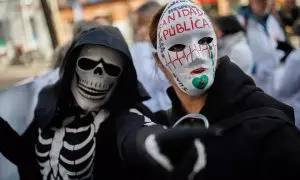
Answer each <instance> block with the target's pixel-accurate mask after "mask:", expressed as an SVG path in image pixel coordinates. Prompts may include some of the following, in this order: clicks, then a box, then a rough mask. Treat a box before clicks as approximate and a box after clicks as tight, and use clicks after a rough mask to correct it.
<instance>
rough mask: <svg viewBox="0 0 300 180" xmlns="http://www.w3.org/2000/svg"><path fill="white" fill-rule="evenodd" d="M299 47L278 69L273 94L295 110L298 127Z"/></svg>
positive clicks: (299, 113)
mask: <svg viewBox="0 0 300 180" xmlns="http://www.w3.org/2000/svg"><path fill="white" fill-rule="evenodd" d="M299 67H300V49H297V50H294V51H292V52H291V54H290V55H289V56H288V57H287V59H286V63H285V65H284V66H283V68H282V70H281V71H280V74H279V77H278V86H277V87H276V88H275V92H274V96H275V97H276V98H277V99H278V100H281V101H282V102H284V103H286V104H288V105H290V106H292V107H293V108H294V112H295V120H296V126H297V127H298V128H299V129H300V71H299Z"/></svg>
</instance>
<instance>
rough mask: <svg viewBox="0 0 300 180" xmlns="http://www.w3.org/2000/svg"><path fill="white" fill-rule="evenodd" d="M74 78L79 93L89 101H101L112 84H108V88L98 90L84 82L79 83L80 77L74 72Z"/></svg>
mask: <svg viewBox="0 0 300 180" xmlns="http://www.w3.org/2000/svg"><path fill="white" fill-rule="evenodd" d="M76 79H77V86H78V92H79V94H80V95H81V96H82V97H84V98H86V99H88V100H91V101H101V100H103V99H104V98H105V96H106V95H107V94H108V92H109V91H110V90H111V88H112V87H113V84H110V85H109V86H108V89H105V90H99V89H95V88H93V87H89V86H87V85H86V84H83V83H81V81H80V78H79V76H78V74H77V73H76Z"/></svg>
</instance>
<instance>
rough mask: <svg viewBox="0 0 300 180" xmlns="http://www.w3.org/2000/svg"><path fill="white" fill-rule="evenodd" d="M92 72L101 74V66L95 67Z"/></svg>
mask: <svg viewBox="0 0 300 180" xmlns="http://www.w3.org/2000/svg"><path fill="white" fill-rule="evenodd" d="M94 74H95V75H100V76H101V75H103V70H102V68H101V67H97V68H96V69H95V70H94Z"/></svg>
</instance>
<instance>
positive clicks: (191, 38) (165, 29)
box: [157, 0, 217, 96]
mask: <svg viewBox="0 0 300 180" xmlns="http://www.w3.org/2000/svg"><path fill="white" fill-rule="evenodd" d="M216 44H217V40H216V35H215V32H214V29H213V25H212V23H211V21H210V19H209V17H208V16H207V15H206V13H205V12H204V11H203V10H202V9H201V8H200V7H199V6H198V5H196V4H194V3H193V2H191V1H189V0H173V1H171V2H170V3H169V4H168V5H167V7H166V8H165V10H164V12H163V14H162V16H161V19H160V21H159V25H158V30H157V54H158V57H159V59H160V61H161V63H162V64H163V65H164V66H165V67H166V68H167V69H168V70H169V72H170V73H172V75H173V77H174V80H175V82H176V84H177V86H178V87H179V88H180V89H181V90H182V91H183V92H185V93H186V94H188V95H190V96H199V95H202V94H203V93H205V92H206V91H207V90H208V89H209V88H210V87H211V85H212V84H213V82H214V78H215V70H216V61H217V46H216Z"/></svg>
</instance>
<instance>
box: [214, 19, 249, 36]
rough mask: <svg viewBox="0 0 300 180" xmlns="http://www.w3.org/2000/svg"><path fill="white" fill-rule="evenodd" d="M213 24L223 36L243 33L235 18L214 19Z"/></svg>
mask: <svg viewBox="0 0 300 180" xmlns="http://www.w3.org/2000/svg"><path fill="white" fill-rule="evenodd" d="M215 24H216V25H217V26H218V27H219V28H220V30H221V31H222V33H223V36H226V35H230V34H235V33H237V32H240V31H243V32H244V31H245V30H244V28H243V27H242V25H241V24H240V23H239V21H238V20H237V18H236V17H235V16H232V15H230V16H221V17H217V18H215Z"/></svg>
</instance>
